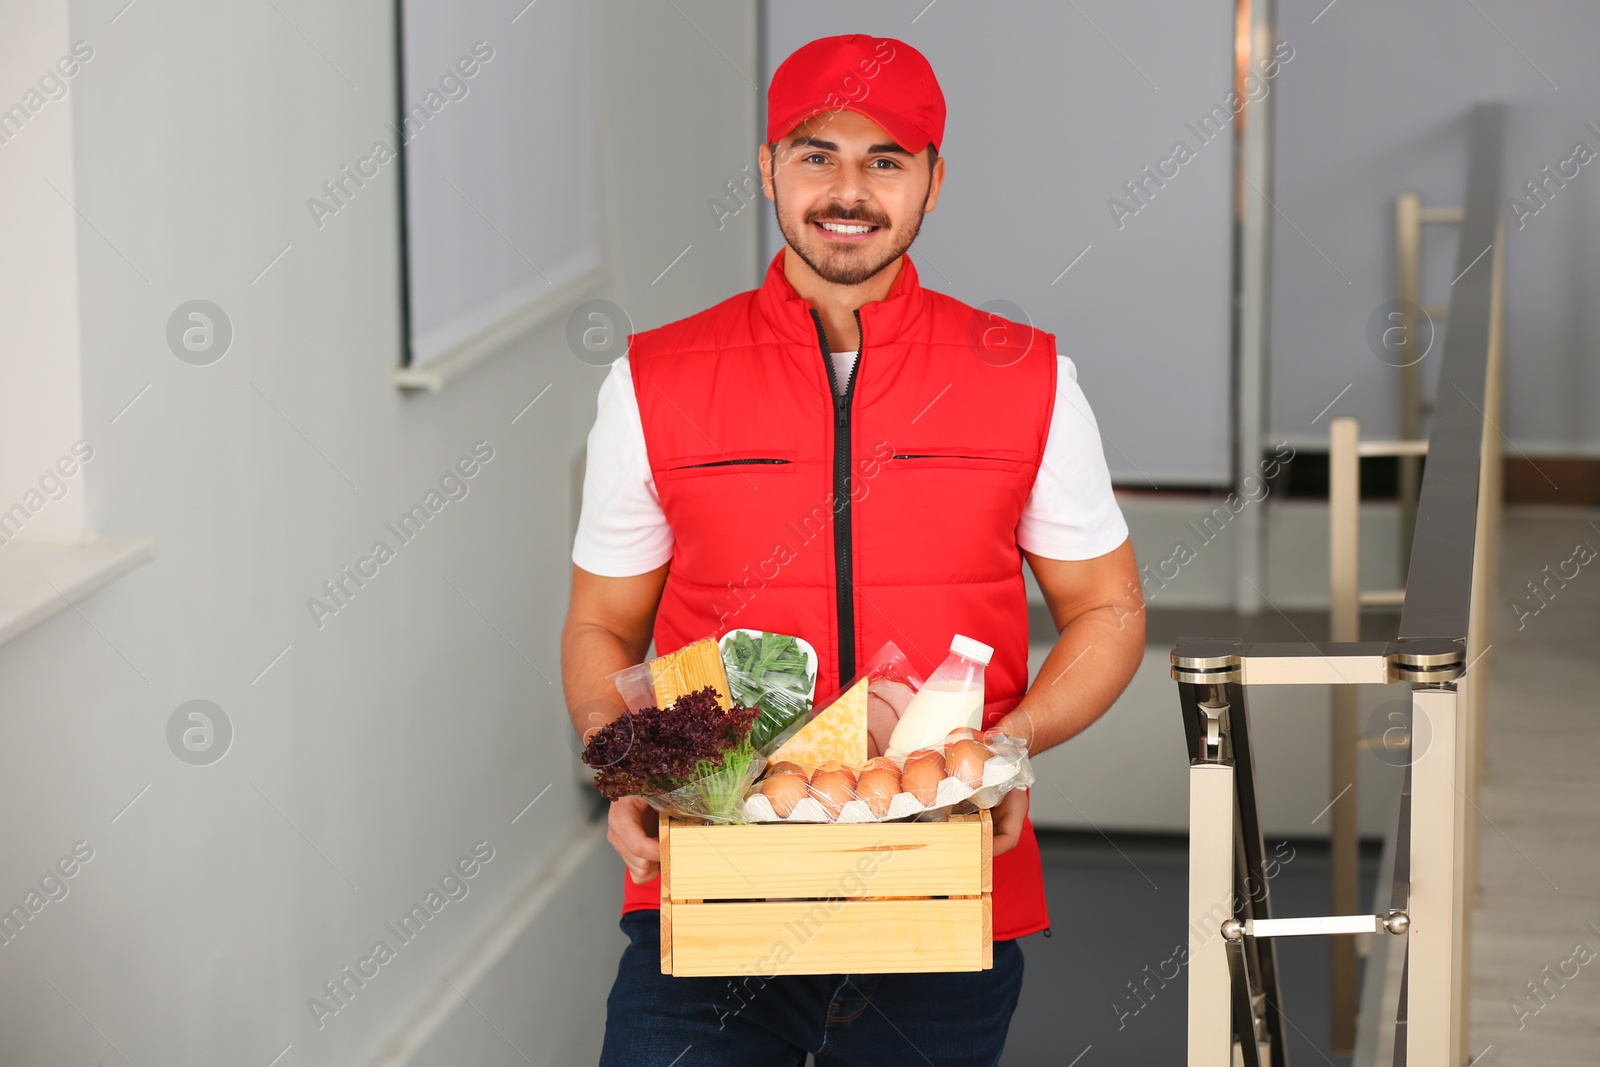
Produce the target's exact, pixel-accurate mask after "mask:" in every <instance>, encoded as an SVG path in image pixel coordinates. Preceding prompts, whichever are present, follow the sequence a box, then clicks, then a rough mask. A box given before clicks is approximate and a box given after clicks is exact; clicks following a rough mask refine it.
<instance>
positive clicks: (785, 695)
mask: <svg viewBox="0 0 1600 1067" xmlns="http://www.w3.org/2000/svg"><path fill="white" fill-rule="evenodd" d="M717 645H718V647H719V648H720V649H721V651H722V663H723V666H724V667H725V668H726V669H727V672H728V691H729V692H730V693H731V694H732V695H733V701H734V703H736V704H739V705H741V706H743V707H747V708H760V709H761V716H760V717H759V718H758V719H756V725H755V730H754V732H752V733H751V735H750V743H751V744H753V745H755V747H756V751H757V752H761V753H766V752H769V751H771V749H772V748H774V747H776V744H775V743H781V741H782V740H783V739H785V738H787V737H788V736H789V735H790V734H792V733H793V732H794V730H792V729H791V727H794V728H798V727H799V726H801V725H804V723H805V721H806V719H807V717H808V716H809V715H810V714H811V698H812V696H813V694H814V693H815V692H816V688H817V653H816V650H815V649H813V648H812V647H811V646H810V645H809V644H807V643H806V642H805V641H802V640H801V639H800V638H798V637H790V636H788V635H787V634H773V633H767V632H766V631H765V630H729V631H728V632H727V633H725V634H723V635H722V637H721V638H720V639H719V640H718V641H717Z"/></svg>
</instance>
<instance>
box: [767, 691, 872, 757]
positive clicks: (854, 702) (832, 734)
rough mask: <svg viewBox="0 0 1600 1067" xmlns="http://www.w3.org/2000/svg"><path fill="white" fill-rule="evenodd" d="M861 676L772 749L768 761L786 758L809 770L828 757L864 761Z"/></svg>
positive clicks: (864, 701) (864, 703)
mask: <svg viewBox="0 0 1600 1067" xmlns="http://www.w3.org/2000/svg"><path fill="white" fill-rule="evenodd" d="M869 681H870V679H868V678H863V679H861V681H859V682H857V683H856V684H855V685H853V686H851V687H850V688H849V690H847V691H846V692H845V694H844V695H843V696H841V697H840V698H839V699H838V700H835V701H834V702H833V703H832V704H830V705H828V706H827V707H826V708H824V709H823V710H822V711H820V712H818V713H817V715H816V717H814V718H813V719H812V720H811V721H810V722H808V723H806V725H805V726H803V727H801V728H800V731H799V732H798V733H796V734H795V735H794V736H793V737H791V738H789V740H787V741H785V742H784V743H783V747H782V748H780V749H778V751H776V752H774V753H773V754H772V756H771V757H770V762H772V763H777V762H779V761H780V760H789V761H790V762H792V763H798V764H800V766H802V767H804V768H806V770H808V771H809V770H811V769H812V768H815V767H818V766H820V765H822V764H824V763H826V762H828V761H829V760H838V761H839V762H840V763H842V764H844V765H845V766H846V767H861V766H862V765H864V764H865V763H866V762H867V684H868V682H869Z"/></svg>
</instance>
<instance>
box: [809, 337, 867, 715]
mask: <svg viewBox="0 0 1600 1067" xmlns="http://www.w3.org/2000/svg"><path fill="white" fill-rule="evenodd" d="M854 315H855V317H856V334H857V336H859V337H860V344H859V345H857V346H856V362H855V366H853V367H851V368H850V379H849V381H848V382H846V383H845V389H844V395H843V396H842V397H841V396H840V395H839V377H838V375H837V373H835V371H834V369H833V354H832V353H831V352H829V351H828V335H827V333H826V332H825V331H824V330H823V328H822V316H821V315H819V314H817V311H816V309H815V308H813V309H811V320H812V321H813V322H814V323H816V326H817V345H818V347H819V348H821V349H822V366H823V368H824V369H825V370H826V371H827V372H828V392H829V395H830V396H831V397H832V398H833V414H834V425H833V501H834V515H833V558H834V561H835V562H834V566H835V573H834V593H835V599H834V611H835V614H836V617H837V628H838V632H839V684H840V685H841V686H843V685H844V683H845V682H847V681H849V680H850V678H851V677H852V676H853V675H854V674H855V673H856V614H855V600H854V597H853V595H852V590H853V588H854V582H853V578H852V575H851V561H850V400H851V398H852V397H853V396H855V391H856V372H857V371H859V370H860V369H861V361H862V359H864V358H865V357H866V354H867V338H866V334H865V333H863V332H862V330H861V312H860V311H859V310H857V311H855V312H854Z"/></svg>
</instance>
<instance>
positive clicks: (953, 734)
mask: <svg viewBox="0 0 1600 1067" xmlns="http://www.w3.org/2000/svg"><path fill="white" fill-rule="evenodd" d="M982 740H983V731H982V730H979V729H978V728H976V727H973V726H958V727H956V728H955V729H954V730H951V731H950V732H949V733H948V734H946V735H945V738H944V747H945V749H946V751H948V750H949V748H950V746H951V745H953V744H955V743H956V742H957V741H982Z"/></svg>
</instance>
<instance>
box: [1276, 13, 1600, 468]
mask: <svg viewBox="0 0 1600 1067" xmlns="http://www.w3.org/2000/svg"><path fill="white" fill-rule="evenodd" d="M1324 8H1328V9H1327V10H1326V11H1324ZM1277 12H1278V35H1279V37H1281V38H1282V39H1283V40H1285V41H1287V42H1289V43H1290V44H1292V45H1293V47H1294V49H1295V59H1294V61H1293V62H1292V63H1290V64H1288V65H1286V66H1285V68H1284V71H1283V74H1282V75H1281V77H1280V79H1279V81H1280V82H1281V84H1280V85H1279V86H1278V94H1279V95H1278V112H1277V119H1276V142H1277V145H1276V153H1275V166H1276V168H1277V173H1276V179H1275V182H1276V193H1275V195H1274V201H1275V203H1276V204H1277V207H1278V209H1279V211H1281V213H1282V214H1281V215H1279V216H1278V217H1277V218H1276V219H1275V220H1274V224H1275V227H1276V228H1275V231H1274V234H1273V249H1272V260H1273V263H1272V266H1273V272H1272V365H1271V374H1270V379H1271V390H1272V412H1271V427H1272V431H1271V432H1272V433H1273V434H1276V435H1289V436H1292V437H1295V438H1296V439H1300V438H1304V437H1307V436H1309V437H1320V438H1321V439H1323V440H1325V439H1326V437H1327V425H1328V423H1327V417H1324V418H1322V419H1321V420H1320V421H1315V422H1314V421H1313V420H1316V419H1317V416H1318V415H1319V413H1320V412H1322V411H1323V409H1324V408H1325V407H1327V405H1329V404H1330V403H1332V402H1333V401H1334V399H1335V397H1336V396H1338V395H1339V393H1340V392H1341V390H1344V389H1345V387H1346V386H1350V389H1349V391H1348V392H1347V393H1345V394H1344V395H1343V396H1342V397H1340V398H1339V400H1338V403H1337V404H1336V405H1335V406H1334V407H1333V409H1332V411H1331V412H1330V413H1329V416H1328V417H1331V416H1333V415H1346V414H1348V415H1356V416H1358V417H1359V418H1361V419H1362V422H1363V426H1362V429H1363V432H1364V433H1365V434H1368V435H1371V436H1379V437H1381V436H1387V435H1392V434H1395V433H1397V432H1398V430H1399V402H1398V396H1399V382H1398V377H1399V372H1398V371H1397V370H1394V369H1392V368H1390V367H1388V366H1386V365H1384V364H1383V363H1382V362H1380V361H1379V360H1378V359H1377V358H1376V357H1375V356H1374V355H1373V353H1372V351H1371V350H1370V348H1369V346H1368V343H1367V339H1366V328H1367V322H1368V319H1369V318H1370V317H1371V315H1372V313H1373V312H1374V311H1375V310H1376V309H1378V308H1379V307H1380V305H1382V304H1384V303H1385V302H1386V301H1388V300H1390V299H1391V298H1392V297H1393V296H1394V288H1395V280H1394V278H1395V275H1394V222H1393V219H1394V197H1395V196H1396V194H1398V193H1399V192H1400V191H1401V190H1402V189H1406V188H1414V189H1417V190H1418V191H1419V192H1420V193H1421V194H1422V198H1423V202H1424V204H1425V205H1426V204H1432V205H1439V206H1447V205H1459V204H1460V203H1461V198H1462V196H1463V195H1464V192H1465V181H1466V158H1467V125H1466V123H1467V114H1468V111H1469V110H1470V108H1471V106H1472V105H1473V104H1474V103H1475V102H1477V101H1480V100H1482V101H1489V100H1503V101H1506V102H1508V103H1510V104H1511V105H1512V107H1511V108H1510V111H1509V114H1508V116H1507V134H1506V143H1505V169H1504V183H1505V191H1506V194H1507V196H1508V197H1510V196H1518V197H1520V198H1522V199H1523V200H1524V201H1525V202H1529V203H1533V202H1532V201H1530V200H1529V199H1528V196H1527V193H1526V191H1525V190H1524V183H1525V182H1527V181H1530V180H1534V179H1539V178H1542V175H1541V173H1540V171H1541V168H1542V167H1545V166H1546V165H1549V166H1551V167H1552V168H1553V167H1554V166H1555V165H1556V164H1557V163H1559V162H1560V161H1561V160H1563V159H1565V158H1567V157H1568V156H1569V155H1570V154H1571V152H1572V146H1573V144H1574V143H1575V142H1577V141H1580V140H1581V141H1585V142H1587V144H1588V146H1589V148H1590V149H1591V150H1593V151H1595V152H1597V153H1600V133H1596V132H1595V131H1594V130H1592V129H1589V128H1587V126H1586V123H1587V122H1588V121H1589V120H1595V121H1597V122H1600V110H1597V109H1596V107H1595V101H1596V100H1597V99H1600V66H1597V65H1596V64H1595V62H1594V56H1593V42H1594V41H1595V39H1596V36H1597V35H1600V12H1597V11H1596V9H1595V7H1594V5H1593V4H1588V3H1583V2H1581V0H1563V2H1558V3H1552V4H1541V5H1539V6H1538V8H1537V9H1530V8H1528V7H1527V6H1526V5H1519V4H1517V3H1515V2H1513V0H1475V2H1474V3H1473V4H1458V3H1454V2H1446V0H1429V2H1424V3H1408V4H1375V3H1371V2H1368V0H1343V2H1341V3H1339V4H1337V5H1335V6H1332V7H1331V8H1330V7H1329V6H1328V4H1327V0H1293V2H1287V0H1281V2H1280V3H1279V4H1278V7H1277ZM1535 206H1537V205H1535ZM1507 212H1508V214H1507V234H1506V253H1507V262H1506V356H1505V376H1506V417H1505V421H1504V425H1503V427H1502V428H1503V429H1504V430H1505V432H1506V434H1507V435H1508V436H1509V438H1510V440H1511V441H1513V442H1515V443H1516V446H1517V448H1518V449H1521V450H1522V451H1524V452H1526V453H1528V454H1530V455H1537V454H1541V453H1544V454H1548V453H1572V454H1589V455H1600V359H1597V358H1596V356H1595V351H1594V349H1595V338H1596V337H1597V336H1600V308H1597V306H1596V304H1595V302H1594V300H1593V299H1591V298H1590V297H1591V294H1593V293H1594V292H1595V291H1596V289H1597V288H1600V272H1597V271H1600V268H1597V263H1596V259H1595V256H1594V254H1593V252H1592V251H1591V250H1590V247H1589V246H1590V245H1591V244H1592V237H1591V235H1592V234H1593V233H1594V231H1595V227H1596V225H1597V224H1600V162H1595V163H1590V164H1588V165H1586V166H1583V167H1582V168H1581V169H1580V170H1579V172H1578V175H1577V177H1576V178H1574V179H1573V180H1572V181H1571V182H1569V183H1568V184H1567V185H1566V187H1565V188H1562V189H1557V190H1554V196H1552V197H1551V198H1550V203H1549V204H1548V206H1546V207H1543V208H1542V209H1541V210H1540V211H1539V213H1538V214H1537V215H1535V216H1533V217H1531V218H1528V219H1527V220H1526V224H1525V225H1524V226H1522V227H1521V228H1520V229H1519V228H1518V225H1517V222H1516V220H1515V219H1514V218H1512V217H1511V214H1510V208H1509V205H1508V208H1507ZM1289 222H1292V224H1293V225H1289V224H1288V223H1289ZM1455 231H1456V227H1454V226H1428V227H1425V228H1424V236H1425V240H1424V244H1423V266H1424V284H1423V294H1424V295H1423V302H1424V303H1430V304H1431V303H1444V302H1446V301H1447V300H1448V298H1449V293H1450V283H1451V279H1452V278H1453V277H1454V276H1455V274H1456V270H1457V268H1456V255H1455V254H1456V239H1455ZM1477 251H1478V250H1476V249H1474V250H1473V251H1472V253H1469V258H1470V256H1471V255H1475V254H1476V252H1477ZM1487 263H1488V260H1487V258H1485V259H1484V260H1483V261H1482V262H1480V263H1479V264H1478V267H1479V268H1482V267H1484V266H1486V265H1487ZM1442 351H1443V338H1442V335H1441V337H1440V338H1439V340H1438V341H1436V343H1435V345H1434V348H1433V351H1432V354H1431V355H1430V356H1428V357H1426V358H1424V360H1423V362H1422V364H1421V367H1422V372H1423V378H1424V380H1425V382H1428V383H1431V382H1432V381H1434V380H1435V379H1436V378H1437V375H1438V356H1439V355H1440V354H1441V353H1442ZM1431 392H1432V387H1431V384H1430V385H1429V386H1428V387H1427V395H1431ZM1507 451H1508V453H1510V454H1512V455H1515V452H1514V451H1513V450H1512V449H1510V448H1508V449H1507Z"/></svg>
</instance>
